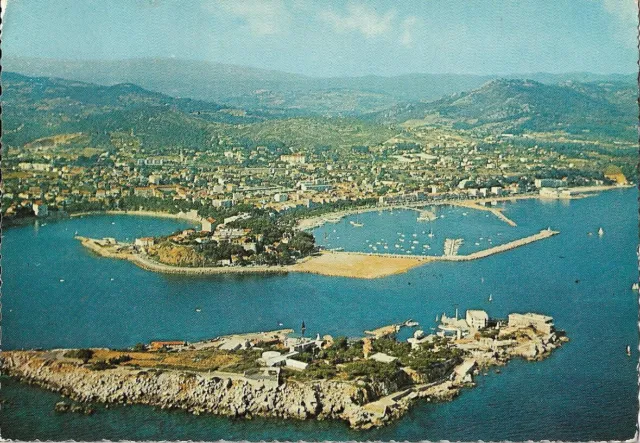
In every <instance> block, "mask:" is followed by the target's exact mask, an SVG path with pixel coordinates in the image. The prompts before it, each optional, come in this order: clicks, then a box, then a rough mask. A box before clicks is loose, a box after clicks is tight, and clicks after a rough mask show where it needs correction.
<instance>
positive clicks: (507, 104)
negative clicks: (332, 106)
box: [367, 79, 637, 137]
mask: <svg viewBox="0 0 640 443" xmlns="http://www.w3.org/2000/svg"><path fill="white" fill-rule="evenodd" d="M636 115H637V108H636V104H635V90H634V88H633V87H631V86H629V85H628V84H626V83H578V82H568V83H563V84H558V85H549V84H544V83H540V82H536V81H533V80H511V79H497V80H491V81H489V82H487V83H485V84H484V85H482V86H481V87H480V88H477V89H474V90H472V91H469V92H464V93H459V94H453V95H451V96H448V97H445V98H442V99H440V100H436V101H434V102H429V103H424V102H411V103H405V104H401V105H397V106H394V107H392V108H389V109H387V110H384V111H381V112H377V113H373V114H370V115H369V116H367V118H368V119H373V120H374V121H377V122H381V123H387V124H389V123H401V122H405V121H408V120H421V119H425V118H427V119H429V120H430V121H437V122H440V123H448V124H451V125H453V126H454V127H457V128H469V129H471V128H477V129H483V130H486V131H487V132H514V133H521V132H524V131H531V132H554V131H564V132H567V133H573V134H578V133H585V132H590V133H595V134H598V135H602V136H611V137H618V136H621V137H629V136H630V135H631V134H632V133H634V131H635V127H636V122H637V118H636Z"/></svg>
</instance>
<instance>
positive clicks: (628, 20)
mask: <svg viewBox="0 0 640 443" xmlns="http://www.w3.org/2000/svg"><path fill="white" fill-rule="evenodd" d="M602 5H603V7H604V10H605V11H606V12H607V13H608V14H610V15H611V16H613V17H614V18H615V19H616V23H615V28H614V29H615V30H614V32H615V34H614V35H615V36H616V38H617V39H618V40H619V41H620V42H621V43H622V44H623V45H624V46H626V47H628V48H632V47H633V48H635V47H636V45H637V36H638V0H603V2H602Z"/></svg>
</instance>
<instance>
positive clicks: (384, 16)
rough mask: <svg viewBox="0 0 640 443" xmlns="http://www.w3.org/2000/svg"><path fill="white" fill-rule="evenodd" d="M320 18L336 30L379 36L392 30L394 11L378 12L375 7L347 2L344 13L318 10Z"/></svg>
mask: <svg viewBox="0 0 640 443" xmlns="http://www.w3.org/2000/svg"><path fill="white" fill-rule="evenodd" d="M320 18H321V19H322V20H324V21H325V22H327V23H329V24H331V25H332V26H333V28H334V29H335V30H336V31H337V32H352V31H355V32H359V33H361V34H362V35H364V36H365V37H366V38H373V37H380V36H384V35H386V34H388V33H389V32H391V31H392V30H393V22H394V21H395V18H396V12H395V11H394V10H389V11H387V12H385V13H378V11H376V9H375V8H372V7H370V6H366V5H364V4H361V3H349V4H348V5H347V8H346V13H345V14H338V13H336V12H335V11H333V10H324V11H321V12H320Z"/></svg>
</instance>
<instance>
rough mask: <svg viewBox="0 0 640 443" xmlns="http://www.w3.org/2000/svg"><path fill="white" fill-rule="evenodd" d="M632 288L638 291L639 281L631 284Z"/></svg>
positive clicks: (639, 287)
mask: <svg viewBox="0 0 640 443" xmlns="http://www.w3.org/2000/svg"><path fill="white" fill-rule="evenodd" d="M631 289H632V290H633V291H637V290H638V289H640V285H639V284H638V283H634V284H632V285H631Z"/></svg>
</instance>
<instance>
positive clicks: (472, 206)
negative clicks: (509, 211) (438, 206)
mask: <svg viewBox="0 0 640 443" xmlns="http://www.w3.org/2000/svg"><path fill="white" fill-rule="evenodd" d="M487 201H489V200H487ZM453 205H454V206H461V207H463V208H469V209H476V210H478V211H487V212H491V213H492V214H493V215H495V216H496V217H498V218H499V219H500V220H502V221H503V222H505V223H506V224H508V225H509V226H518V225H517V224H516V222H514V221H513V220H511V219H510V218H509V217H507V216H506V215H504V214H503V213H502V211H503V209H502V208H493V207H490V206H484V205H482V204H480V203H478V202H472V201H465V202H460V203H453Z"/></svg>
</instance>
